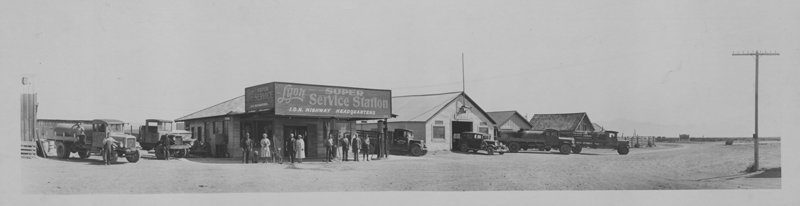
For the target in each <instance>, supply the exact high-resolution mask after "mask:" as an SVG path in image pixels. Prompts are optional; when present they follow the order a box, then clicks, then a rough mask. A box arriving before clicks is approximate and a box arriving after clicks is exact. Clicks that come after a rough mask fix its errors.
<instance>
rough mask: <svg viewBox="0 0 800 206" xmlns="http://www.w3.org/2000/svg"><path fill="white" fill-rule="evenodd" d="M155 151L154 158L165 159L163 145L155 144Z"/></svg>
mask: <svg viewBox="0 0 800 206" xmlns="http://www.w3.org/2000/svg"><path fill="white" fill-rule="evenodd" d="M155 153H156V159H165V157H164V147H162V146H156V148H155Z"/></svg>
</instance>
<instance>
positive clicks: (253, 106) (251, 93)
mask: <svg viewBox="0 0 800 206" xmlns="http://www.w3.org/2000/svg"><path fill="white" fill-rule="evenodd" d="M274 86H275V83H267V84H262V85H258V86H252V87H248V88H245V89H244V96H245V97H244V110H245V111H246V112H257V111H264V110H270V109H275V87H274Z"/></svg>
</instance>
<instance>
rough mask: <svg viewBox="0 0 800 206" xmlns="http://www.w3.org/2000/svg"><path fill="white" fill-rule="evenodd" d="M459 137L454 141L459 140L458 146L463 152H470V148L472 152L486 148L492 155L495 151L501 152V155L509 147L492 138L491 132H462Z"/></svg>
mask: <svg viewBox="0 0 800 206" xmlns="http://www.w3.org/2000/svg"><path fill="white" fill-rule="evenodd" d="M457 137H458V139H456V140H454V141H458V142H457V144H458V145H459V146H458V148H459V149H460V150H461V151H462V152H469V151H470V150H471V151H472V152H478V150H484V151H486V153H488V154H490V155H491V154H494V153H495V152H497V153H500V154H501V155H502V154H504V153H506V152H508V147H506V146H505V145H503V144H502V143H500V142H498V141H495V140H492V139H490V138H491V137H490V136H489V134H485V133H478V132H462V133H461V134H459V135H458V136H457Z"/></svg>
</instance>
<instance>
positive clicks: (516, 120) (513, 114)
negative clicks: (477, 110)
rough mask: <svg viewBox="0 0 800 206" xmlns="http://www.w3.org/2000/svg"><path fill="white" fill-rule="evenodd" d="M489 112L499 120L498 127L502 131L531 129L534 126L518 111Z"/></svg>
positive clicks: (496, 120) (495, 119)
mask: <svg viewBox="0 0 800 206" xmlns="http://www.w3.org/2000/svg"><path fill="white" fill-rule="evenodd" d="M487 114H489V117H491V118H492V119H493V120H494V121H495V122H497V126H496V128H497V130H500V131H518V130H520V129H523V130H530V129H531V128H533V125H531V123H530V122H528V120H527V119H525V117H523V116H522V115H521V114H519V112H517V111H500V112H487ZM495 132H497V131H495Z"/></svg>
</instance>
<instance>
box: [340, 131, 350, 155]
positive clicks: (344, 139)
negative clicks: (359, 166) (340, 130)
mask: <svg viewBox="0 0 800 206" xmlns="http://www.w3.org/2000/svg"><path fill="white" fill-rule="evenodd" d="M339 146H341V147H342V162H347V153H348V152H349V151H347V149H349V148H350V141H348V140H347V135H343V136H342V137H341V138H339Z"/></svg>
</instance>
